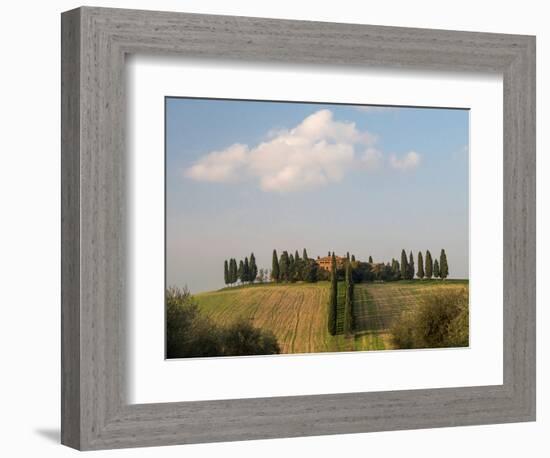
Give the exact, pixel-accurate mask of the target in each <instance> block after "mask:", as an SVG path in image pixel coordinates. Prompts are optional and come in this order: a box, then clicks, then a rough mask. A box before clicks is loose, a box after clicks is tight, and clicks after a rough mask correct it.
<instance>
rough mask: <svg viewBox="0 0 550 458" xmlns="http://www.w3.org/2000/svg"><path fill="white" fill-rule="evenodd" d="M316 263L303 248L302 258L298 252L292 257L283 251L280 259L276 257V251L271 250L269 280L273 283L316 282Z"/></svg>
mask: <svg viewBox="0 0 550 458" xmlns="http://www.w3.org/2000/svg"><path fill="white" fill-rule="evenodd" d="M317 270H318V266H317V262H316V261H315V260H314V259H310V258H309V257H308V255H307V250H306V249H305V248H304V250H303V251H302V257H300V255H299V254H298V250H296V251H295V253H294V255H292V254H288V251H283V252H282V253H281V257H278V256H277V250H273V255H272V259H271V280H273V281H274V282H277V283H278V282H294V281H307V282H315V281H317Z"/></svg>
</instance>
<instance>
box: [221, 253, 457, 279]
mask: <svg viewBox="0 0 550 458" xmlns="http://www.w3.org/2000/svg"><path fill="white" fill-rule="evenodd" d="M328 255H329V256H331V257H332V258H334V260H335V261H334V262H335V267H333V269H331V271H328V270H325V269H322V268H320V267H319V264H318V263H317V261H316V260H315V259H313V258H310V257H308V254H307V250H306V249H305V248H304V249H303V251H302V256H300V255H299V253H298V250H296V251H295V252H294V254H292V253H290V254H289V252H288V251H286V250H285V251H283V252H282V253H281V255H280V256H279V255H278V254H277V250H273V253H272V260H271V272H270V274H269V275H267V274H268V270H267V269H265V270H264V269H259V270H258V267H257V265H256V258H255V257H254V253H251V254H250V257H245V258H244V260H240V261H239V262H238V263H237V260H236V259H235V258H231V259H229V260H225V261H224V282H225V284H226V285H234V284H236V283H237V282H240V283H241V284H247V283H254V282H256V281H259V282H263V281H265V280H266V277H269V278H270V279H271V281H273V282H275V283H281V282H288V283H294V282H297V281H304V282H308V283H314V282H317V281H322V280H325V281H327V280H330V281H331V280H332V275H331V273H332V271H334V272H335V274H336V278H337V280H345V277H346V273H347V272H346V266H347V265H348V264H349V268H350V270H351V274H350V275H351V277H350V278H351V281H352V282H353V283H361V282H364V281H398V280H413V279H414V278H415V276H416V277H417V278H419V279H421V280H422V279H424V278H425V279H428V280H429V279H432V278H440V279H443V280H444V279H445V278H447V277H448V276H449V265H448V262H447V255H446V253H445V250H444V249H442V250H441V253H440V255H439V259H435V260H432V255H431V253H430V251H429V250H427V251H426V255H425V256H423V254H422V252H418V255H417V261H416V264H415V260H414V256H413V253H412V251H410V252H409V255H408V256H407V253H406V251H405V250H401V261H398V260H397V259H392V260H391V263H390V262H387V263H383V262H382V263H376V262H374V261H373V258H372V256H369V258H368V262H362V261H358V260H356V258H355V255H353V254H352V255H350V253H349V252H348V253H346V257H345V262H344V263H343V264H341V265H337V264H336V256H335V254H334V252H332V253H331V252H329V253H328ZM415 265H416V267H415Z"/></svg>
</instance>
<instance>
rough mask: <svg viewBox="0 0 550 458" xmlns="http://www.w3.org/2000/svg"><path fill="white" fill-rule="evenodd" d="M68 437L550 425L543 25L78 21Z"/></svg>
mask: <svg viewBox="0 0 550 458" xmlns="http://www.w3.org/2000/svg"><path fill="white" fill-rule="evenodd" d="M62 242H63V243H62V442H63V444H65V445H68V446H70V447H74V448H77V449H80V450H90V449H106V448H121V447H141V446H153V445H169V444H185V443H199V442H218V441H233V440H248V439H263V438H278V437H295V436H308V435H323V434H343V433H357V432H371V431H384V430H398V429H414V428H432V427H442V426H459V425H473V424H487V423H505V422H521V421H533V420H534V419H535V393H536V390H535V38H534V37H531V36H519V35H503V34H488V33H474V32H458V31H443V30H427V29H409V28H399V27H382V26H369V25H355V24H334V23H319V22H308V21H288V20H272V19H258V18H245V17H228V16H210V15H197V14H186V13H171V12H153V11H134V10H121V9H106V8H91V7H83V8H78V9H76V10H72V11H68V12H66V13H63V15H62Z"/></svg>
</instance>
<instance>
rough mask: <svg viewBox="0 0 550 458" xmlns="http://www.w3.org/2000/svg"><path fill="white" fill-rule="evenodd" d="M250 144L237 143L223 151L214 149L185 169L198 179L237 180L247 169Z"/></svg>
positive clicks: (220, 181) (188, 173)
mask: <svg viewBox="0 0 550 458" xmlns="http://www.w3.org/2000/svg"><path fill="white" fill-rule="evenodd" d="M248 153H249V151H248V146H246V145H241V144H239V143H236V144H234V145H231V146H230V147H229V148H226V149H225V150H223V151H213V152H211V153H209V154H207V155H206V156H204V157H203V158H201V159H200V160H199V161H198V162H196V163H195V164H194V165H192V166H191V167H189V168H188V169H186V170H185V171H184V174H185V176H186V177H189V178H193V179H194V180H197V181H214V182H218V183H227V182H232V181H236V180H237V179H238V178H239V176H240V175H241V173H243V171H244V170H245V169H246V165H247V161H248Z"/></svg>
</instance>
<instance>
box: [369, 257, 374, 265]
mask: <svg viewBox="0 0 550 458" xmlns="http://www.w3.org/2000/svg"><path fill="white" fill-rule="evenodd" d="M372 263H373V261H372V256H369V264H372Z"/></svg>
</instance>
